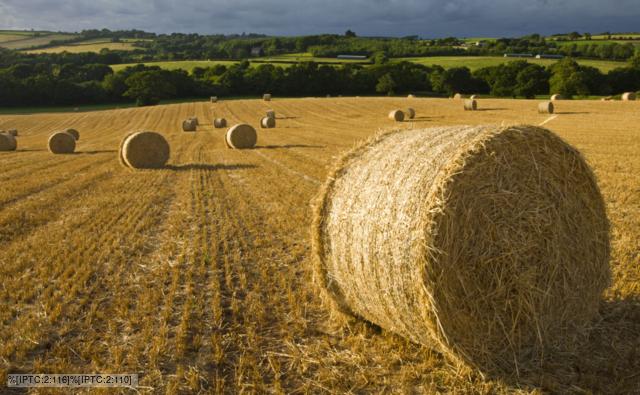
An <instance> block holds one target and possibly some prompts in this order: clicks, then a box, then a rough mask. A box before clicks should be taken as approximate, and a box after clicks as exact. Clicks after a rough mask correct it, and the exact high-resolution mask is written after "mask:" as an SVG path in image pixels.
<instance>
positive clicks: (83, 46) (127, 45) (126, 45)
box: [25, 39, 140, 53]
mask: <svg viewBox="0 0 640 395" xmlns="http://www.w3.org/2000/svg"><path fill="white" fill-rule="evenodd" d="M135 41H136V40H122V42H117V43H114V42H111V40H105V39H96V40H86V41H80V42H77V43H73V44H67V45H58V46H55V47H51V48H42V49H34V50H30V51H25V52H28V53H61V52H69V53H81V52H100V51H101V50H103V49H105V48H106V49H109V50H111V51H133V50H135V49H140V48H139V47H136V46H135V45H134V43H135Z"/></svg>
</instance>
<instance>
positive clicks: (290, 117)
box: [276, 117, 299, 119]
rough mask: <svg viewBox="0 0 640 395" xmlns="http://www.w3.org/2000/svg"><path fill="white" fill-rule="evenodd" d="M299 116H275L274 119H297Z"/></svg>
mask: <svg viewBox="0 0 640 395" xmlns="http://www.w3.org/2000/svg"><path fill="white" fill-rule="evenodd" d="M298 118H299V117H276V119H298Z"/></svg>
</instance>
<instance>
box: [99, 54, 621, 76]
mask: <svg viewBox="0 0 640 395" xmlns="http://www.w3.org/2000/svg"><path fill="white" fill-rule="evenodd" d="M251 60H254V59H251ZM255 60H259V61H260V63H259V62H252V63H251V66H252V67H257V66H259V65H260V64H263V62H264V63H269V61H274V62H276V63H277V62H282V61H285V60H288V61H290V62H292V63H291V64H293V63H296V62H306V61H311V60H313V61H316V62H328V63H335V64H336V65H338V64H340V63H353V61H344V62H343V61H342V60H338V59H335V58H313V57H310V56H300V57H298V58H296V57H295V56H293V55H281V56H273V57H265V58H257V59H255ZM403 60H406V61H409V62H414V63H419V64H423V65H426V66H431V65H440V66H442V67H444V68H451V67H463V66H466V67H468V68H469V69H471V71H473V70H477V69H479V68H482V67H489V66H496V65H499V64H502V63H505V62H511V61H514V60H517V59H514V58H504V57H501V56H432V57H416V58H395V59H393V60H392V61H394V62H400V61H403ZM526 60H527V61H528V62H530V63H536V64H541V65H543V66H548V65H551V64H553V63H555V62H557V60H554V59H532V58H527V59H526ZM235 63H237V62H236V61H230V60H183V61H173V62H146V63H144V64H146V65H148V66H159V67H161V68H163V69H167V70H177V69H182V70H186V71H189V72H191V70H193V69H194V68H195V67H212V66H215V65H216V64H224V65H226V66H228V65H231V64H235ZM356 63H357V61H356ZM579 63H580V64H583V65H587V66H593V67H597V68H598V69H600V70H601V71H602V72H605V73H606V72H608V71H610V70H613V69H614V68H616V67H623V66H625V64H626V63H625V62H614V61H607V60H579ZM135 64H136V63H129V64H116V65H111V68H112V69H113V71H119V70H122V69H124V68H125V67H127V66H133V65H135ZM277 65H278V66H281V67H288V66H289V65H290V64H286V63H277Z"/></svg>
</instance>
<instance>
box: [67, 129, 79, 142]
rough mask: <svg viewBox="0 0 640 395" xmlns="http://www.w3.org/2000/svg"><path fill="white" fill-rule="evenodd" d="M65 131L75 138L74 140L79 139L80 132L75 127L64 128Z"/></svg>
mask: <svg viewBox="0 0 640 395" xmlns="http://www.w3.org/2000/svg"><path fill="white" fill-rule="evenodd" d="M65 132H66V133H69V134H70V135H72V136H73V138H74V139H76V141H78V140H80V132H78V131H77V130H75V129H66V130H65Z"/></svg>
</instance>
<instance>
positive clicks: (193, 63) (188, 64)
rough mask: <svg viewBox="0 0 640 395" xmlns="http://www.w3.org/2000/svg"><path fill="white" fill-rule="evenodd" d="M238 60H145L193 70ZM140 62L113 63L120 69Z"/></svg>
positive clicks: (154, 63)
mask: <svg viewBox="0 0 640 395" xmlns="http://www.w3.org/2000/svg"><path fill="white" fill-rule="evenodd" d="M236 63H238V62H236V61H233V60H181V61H175V62H145V63H144V64H145V65H147V66H158V67H161V68H163V69H166V70H178V69H182V70H186V71H188V72H191V70H193V69H194V68H196V67H212V66H215V65H217V64H223V65H225V66H230V65H232V64H236ZM136 64H138V63H127V64H114V65H111V68H112V69H113V71H120V70H122V69H124V68H126V67H128V66H135V65H136Z"/></svg>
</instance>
